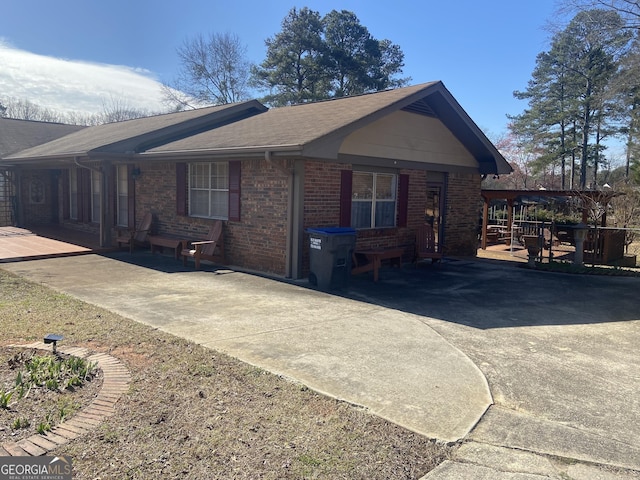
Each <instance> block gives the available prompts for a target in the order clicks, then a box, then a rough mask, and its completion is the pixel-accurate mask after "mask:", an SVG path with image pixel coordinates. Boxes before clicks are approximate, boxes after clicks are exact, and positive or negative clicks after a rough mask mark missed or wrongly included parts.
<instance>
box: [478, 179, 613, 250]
mask: <svg viewBox="0 0 640 480" xmlns="http://www.w3.org/2000/svg"><path fill="white" fill-rule="evenodd" d="M480 194H481V195H482V199H483V207H482V239H481V248H482V249H483V250H485V249H486V248H487V226H488V224H489V204H490V203H491V200H506V202H507V226H506V227H507V230H511V227H512V225H513V205H514V202H515V200H516V199H518V198H519V197H581V198H588V199H590V200H592V201H594V202H598V203H604V204H608V203H609V202H610V201H611V199H612V198H613V197H616V196H618V195H621V194H620V193H617V192H614V191H612V190H607V191H604V190H482V191H481V193H480ZM582 223H587V209H586V208H585V209H583V210H582ZM606 223H607V214H606V211H605V213H604V214H603V215H602V226H606Z"/></svg>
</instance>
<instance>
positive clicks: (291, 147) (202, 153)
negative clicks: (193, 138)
mask: <svg viewBox="0 0 640 480" xmlns="http://www.w3.org/2000/svg"><path fill="white" fill-rule="evenodd" d="M302 150H303V146H302V145H295V144H288V145H263V146H255V147H225V148H212V149H201V150H173V151H169V152H143V153H139V154H137V158H139V159H147V158H149V159H151V158H154V157H157V158H162V159H174V158H175V159H181V160H187V159H190V158H200V157H207V158H211V157H225V158H236V157H248V156H253V157H264V156H265V155H266V152H267V151H268V152H269V156H270V157H271V156H278V155H281V154H285V155H302ZM264 158H266V157H264Z"/></svg>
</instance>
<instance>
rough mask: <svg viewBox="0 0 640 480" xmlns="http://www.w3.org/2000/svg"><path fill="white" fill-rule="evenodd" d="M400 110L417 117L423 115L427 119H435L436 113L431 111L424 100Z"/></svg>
mask: <svg viewBox="0 0 640 480" xmlns="http://www.w3.org/2000/svg"><path fill="white" fill-rule="evenodd" d="M402 110H404V111H405V112H411V113H417V114H419V115H425V116H427V117H437V115H436V112H434V111H433V109H432V108H431V106H430V105H429V104H428V103H427V101H426V100H425V99H424V98H421V99H420V100H418V101H417V102H413V103H412V104H411V105H407V106H406V107H404V108H403V109H402Z"/></svg>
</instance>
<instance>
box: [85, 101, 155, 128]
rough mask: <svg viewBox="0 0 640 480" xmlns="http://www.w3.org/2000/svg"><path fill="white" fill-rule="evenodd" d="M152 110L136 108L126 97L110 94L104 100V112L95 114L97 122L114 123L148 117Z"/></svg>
mask: <svg viewBox="0 0 640 480" xmlns="http://www.w3.org/2000/svg"><path fill="white" fill-rule="evenodd" d="M149 115H152V113H151V112H149V111H147V110H144V109H140V108H135V107H133V106H132V105H131V104H129V103H128V102H127V100H126V99H125V98H118V97H114V96H110V97H109V99H108V100H103V101H102V112H101V113H99V114H97V115H95V117H96V120H97V121H96V123H97V124H101V123H113V122H122V121H124V120H132V119H134V118H141V117H148V116H149Z"/></svg>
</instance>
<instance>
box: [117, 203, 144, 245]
mask: <svg viewBox="0 0 640 480" xmlns="http://www.w3.org/2000/svg"><path fill="white" fill-rule="evenodd" d="M152 221H153V215H152V214H151V212H147V213H145V215H144V217H142V220H140V223H138V225H137V226H136V227H135V228H134V229H129V230H123V229H118V232H117V235H116V241H117V242H118V247H119V248H121V247H122V246H123V245H129V253H133V249H134V247H135V246H136V245H145V244H146V243H147V237H148V236H149V232H150V231H151V222H152Z"/></svg>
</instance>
